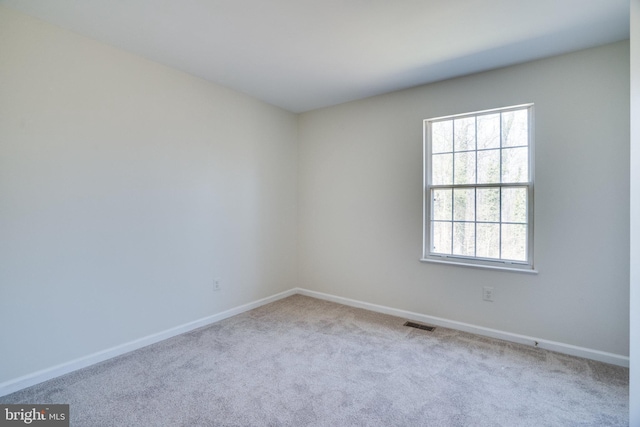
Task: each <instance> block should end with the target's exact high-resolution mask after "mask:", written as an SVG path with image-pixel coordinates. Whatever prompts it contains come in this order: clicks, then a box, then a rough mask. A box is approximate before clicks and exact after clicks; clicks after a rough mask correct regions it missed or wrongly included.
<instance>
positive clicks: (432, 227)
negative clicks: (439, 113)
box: [422, 104, 533, 271]
mask: <svg viewBox="0 0 640 427" xmlns="http://www.w3.org/2000/svg"><path fill="white" fill-rule="evenodd" d="M422 260H423V261H435V262H445V263H455V264H466V265H477V266H484V267H495V268H504V269H520V270H529V271H532V270H533V104H527V105H518V106H514V107H507V108H500V109H495V110H487V111H479V112H475V113H467V114H459V115H455V116H447V117H438V118H434V119H428V120H425V121H424V253H423V258H422Z"/></svg>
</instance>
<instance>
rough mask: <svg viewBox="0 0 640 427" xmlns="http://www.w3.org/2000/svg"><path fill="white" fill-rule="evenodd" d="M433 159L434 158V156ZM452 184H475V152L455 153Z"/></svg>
mask: <svg viewBox="0 0 640 427" xmlns="http://www.w3.org/2000/svg"><path fill="white" fill-rule="evenodd" d="M434 157H435V156H434ZM454 163H455V171H454V173H455V175H454V184H475V183H476V152H475V151H471V152H468V153H455V154H454Z"/></svg>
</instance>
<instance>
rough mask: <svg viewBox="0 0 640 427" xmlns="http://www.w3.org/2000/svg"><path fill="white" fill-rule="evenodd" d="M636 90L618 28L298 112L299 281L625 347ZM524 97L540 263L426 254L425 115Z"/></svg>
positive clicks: (618, 349)
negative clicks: (535, 57)
mask: <svg viewBox="0 0 640 427" xmlns="http://www.w3.org/2000/svg"><path fill="white" fill-rule="evenodd" d="M628 94H629V44H628V42H621V43H616V44H613V45H608V46H604V47H600V48H595V49H590V50H585V51H581V52H577V53H573V54H569V55H564V56H560V57H555V58H550V59H546V60H541V61H536V62H532V63H528V64H523V65H519V66H514V67H510V68H506V69H501V70H496V71H491V72H487V73H482V74H478V75H473V76H469V77H464V78H459V79H454V80H449V81H444V82H440V83H436V84H431V85H427V86H423V87H419V88H415V89H411V90H406V91H402V92H396V93H392V94H388V95H383V96H378V97H373V98H369V99H365V100H362V101H357V102H352V103H348V104H343V105H339V106H336V107H331V108H326V109H322V110H317V111H313V112H309V113H306V114H303V115H301V117H300V147H299V171H300V172H299V180H300V192H299V204H300V208H299V226H300V228H299V233H300V240H299V247H300V255H299V272H300V273H299V275H300V286H301V287H304V288H308V289H311V290H315V291H319V292H325V293H329V294H334V295H338V296H342V297H346V298H352V299H356V300H361V301H365V302H370V303H374V304H380V305H384V306H390V307H394V308H398V309H403V310H408V311H412V312H417V313H422V314H427V315H431V316H437V317H441V318H445V319H450V320H455V321H459V322H465V323H470V324H473V325H477V326H482V327H488V328H494V329H498V330H502V331H506V332H511V333H517V334H522V335H527V336H532V337H537V338H543V339H546V340H551V341H557V342H561V343H565V344H571V345H575V346H580V347H586V348H588V349H593V350H599V351H604V352H609V353H614V354H617V355H622V356H627V355H628V352H629V310H628V304H629V252H628V251H629V225H628V224H629V165H628V163H629V162H628V155H629V154H628V153H629V101H628V100H629V98H628V96H629V95H628ZM528 102H534V103H535V119H536V128H535V132H536V140H535V144H536V153H535V161H536V171H535V173H536V194H535V263H536V268H537V269H538V270H539V274H537V275H530V274H524V273H512V272H503V271H489V270H481V269H475V268H465V267H456V266H448V265H438V264H430V263H421V262H419V261H418V260H419V258H420V255H421V245H422V120H423V119H425V118H429V117H437V116H443V115H448V114H455V113H464V112H471V111H477V110H483V109H488V108H496V107H502V106H508V105H515V104H523V103H528ZM488 285H489V286H493V287H494V288H495V301H494V302H484V301H483V300H482V294H481V290H482V287H483V286H488Z"/></svg>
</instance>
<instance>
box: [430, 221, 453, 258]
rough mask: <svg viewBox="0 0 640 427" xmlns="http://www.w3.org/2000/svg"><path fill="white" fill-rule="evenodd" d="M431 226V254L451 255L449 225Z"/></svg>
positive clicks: (447, 223) (435, 223)
mask: <svg viewBox="0 0 640 427" xmlns="http://www.w3.org/2000/svg"><path fill="white" fill-rule="evenodd" d="M432 225H433V248H432V249H433V252H435V253H438V254H451V223H450V222H432Z"/></svg>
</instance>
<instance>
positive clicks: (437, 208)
mask: <svg viewBox="0 0 640 427" xmlns="http://www.w3.org/2000/svg"><path fill="white" fill-rule="evenodd" d="M452 191H453V190H451V189H450V188H448V189H442V190H433V219H434V220H436V221H451V219H452V218H451V211H452V209H451V194H452Z"/></svg>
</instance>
